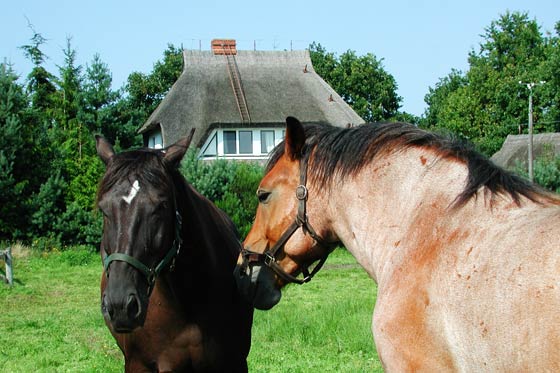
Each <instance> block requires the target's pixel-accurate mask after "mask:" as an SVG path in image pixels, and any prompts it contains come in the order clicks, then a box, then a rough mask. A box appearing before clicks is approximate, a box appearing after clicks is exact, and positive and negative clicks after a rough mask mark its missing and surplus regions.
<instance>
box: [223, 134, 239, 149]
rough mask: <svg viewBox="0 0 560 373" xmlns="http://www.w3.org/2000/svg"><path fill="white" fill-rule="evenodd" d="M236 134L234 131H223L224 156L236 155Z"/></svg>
mask: <svg viewBox="0 0 560 373" xmlns="http://www.w3.org/2000/svg"><path fill="white" fill-rule="evenodd" d="M235 140H236V133H235V131H224V154H236V153H237V146H236V145H237V144H236V141H235Z"/></svg>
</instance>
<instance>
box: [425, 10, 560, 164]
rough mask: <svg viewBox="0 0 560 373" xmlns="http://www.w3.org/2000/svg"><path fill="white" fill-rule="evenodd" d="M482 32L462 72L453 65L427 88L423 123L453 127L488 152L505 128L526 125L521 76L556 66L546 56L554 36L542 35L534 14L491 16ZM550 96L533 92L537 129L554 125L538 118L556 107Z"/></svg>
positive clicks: (535, 76)
mask: <svg viewBox="0 0 560 373" xmlns="http://www.w3.org/2000/svg"><path fill="white" fill-rule="evenodd" d="M482 38H483V40H482V42H481V43H480V45H479V48H478V50H476V51H475V50H472V51H471V52H470V53H469V58H468V60H469V70H468V71H467V72H466V73H464V74H463V73H460V72H457V71H455V70H453V71H452V72H451V74H449V75H448V76H447V77H446V78H444V79H441V80H440V81H439V82H438V83H437V84H436V87H435V88H433V89H432V88H430V91H429V93H428V94H427V95H426V97H425V101H426V103H427V104H428V105H429V107H428V109H427V110H426V112H425V116H424V118H423V119H422V123H421V124H422V125H423V126H425V127H430V128H445V129H447V130H451V131H453V132H455V133H456V134H458V135H460V136H463V137H465V138H468V139H469V140H471V141H473V142H474V143H475V144H476V145H477V146H478V148H479V149H480V150H481V151H483V152H484V153H486V154H487V155H491V154H493V153H494V152H496V151H497V150H498V149H499V148H500V147H501V145H502V143H503V140H504V139H505V137H506V136H507V135H508V134H510V133H518V132H519V131H520V129H521V130H522V131H526V123H527V117H528V112H527V110H528V109H527V102H528V94H529V92H528V90H527V89H526V88H525V86H524V85H521V84H519V82H520V81H524V82H527V81H529V82H531V81H540V80H543V79H545V78H546V77H547V74H546V71H549V72H551V71H552V69H553V68H554V63H552V62H550V60H551V56H552V51H555V50H557V49H555V47H554V43H556V46H557V40H556V41H554V40H553V39H550V38H547V37H545V36H543V35H542V32H541V30H540V27H539V25H538V23H537V21H536V20H531V19H529V16H528V15H527V14H526V13H518V12H514V13H510V12H508V13H506V14H504V15H502V16H500V17H499V19H498V20H496V21H493V22H492V23H491V24H490V26H489V27H487V28H486V29H485V33H484V34H483V35H482ZM547 69H548V70H547ZM548 75H549V76H550V73H549V74H548ZM535 93H536V92H535ZM550 97H552V96H550ZM550 97H549V98H548V99H547V98H546V97H545V96H543V95H537V94H535V96H534V101H533V102H534V120H535V123H536V126H535V128H536V130H537V131H550V130H554V129H555V126H554V125H548V124H546V121H543V120H542V119H543V116H544V115H545V114H546V113H551V112H553V111H554V110H553V108H554V107H557V103H556V104H555V103H554V102H553V100H552V99H551V98H550ZM553 120H554V118H550V119H548V121H553Z"/></svg>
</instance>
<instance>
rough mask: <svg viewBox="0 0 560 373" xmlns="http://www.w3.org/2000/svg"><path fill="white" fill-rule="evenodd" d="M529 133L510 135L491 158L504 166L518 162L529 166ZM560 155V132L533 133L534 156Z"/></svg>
mask: <svg viewBox="0 0 560 373" xmlns="http://www.w3.org/2000/svg"><path fill="white" fill-rule="evenodd" d="M528 144H529V135H508V137H507V138H506V141H505V142H504V144H503V145H502V148H501V149H500V150H499V151H498V152H497V153H496V154H494V155H493V156H492V158H491V160H492V161H493V162H494V163H496V164H497V165H499V166H502V167H504V168H509V169H512V168H515V167H516V165H517V164H520V165H523V166H524V167H527V158H528V148H529V147H528ZM550 152H552V153H553V154H554V155H556V156H559V155H560V133H541V134H535V135H533V157H534V159H537V158H539V157H541V156H544V155H547V154H550Z"/></svg>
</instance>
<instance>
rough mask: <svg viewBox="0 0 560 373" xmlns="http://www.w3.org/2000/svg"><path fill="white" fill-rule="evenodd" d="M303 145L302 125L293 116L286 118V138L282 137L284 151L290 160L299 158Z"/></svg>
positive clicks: (303, 133)
mask: <svg viewBox="0 0 560 373" xmlns="http://www.w3.org/2000/svg"><path fill="white" fill-rule="evenodd" d="M304 145H305V132H304V131H303V126H302V125H301V123H300V122H299V120H297V119H296V118H294V117H288V118H286V138H285V139H284V153H285V154H286V155H287V156H288V157H289V158H290V159H292V160H296V159H300V158H301V156H302V149H303V146H304Z"/></svg>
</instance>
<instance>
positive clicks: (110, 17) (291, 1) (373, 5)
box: [0, 0, 560, 116]
mask: <svg viewBox="0 0 560 373" xmlns="http://www.w3.org/2000/svg"><path fill="white" fill-rule="evenodd" d="M508 11H510V12H515V11H519V12H527V13H528V14H529V17H530V19H536V20H537V23H538V24H539V25H540V26H541V31H542V32H543V33H545V34H546V33H547V32H551V33H554V25H555V24H556V22H558V21H560V1H558V0H524V1H521V0H469V1H458V0H457V1H455V0H448V1H444V0H430V1H428V0H426V1H422V0H417V1H401V0H392V1H378V0H358V1H340V0H338V1H331V0H320V1H319V0H306V1H301V0H297V1H296V0H283V1H266V0H259V1H256V0H250V1H241V0H240V1H231V0H222V1H218V0H198V1H190V0H182V1H181V0H172V1H166V0H160V1H153V0H152V1H145V0H135V1H129V0H96V1H79V0H71V1H62V0H16V1H14V0H12V1H6V2H4V3H3V4H2V7H1V12H0V61H7V62H9V63H11V64H12V67H13V69H14V70H15V72H16V73H18V74H19V75H20V76H21V77H22V79H24V78H25V76H26V75H27V74H28V73H29V72H30V70H31V67H32V66H31V63H30V62H29V61H28V60H27V59H26V58H25V56H24V54H23V51H22V50H21V49H20V48H19V47H20V46H22V45H25V44H28V43H29V42H30V39H31V37H32V36H33V32H32V30H31V28H30V27H29V24H31V25H32V26H33V29H34V30H35V31H36V32H38V33H40V34H41V35H42V36H43V37H44V38H46V39H47V42H46V44H45V45H43V47H42V50H43V52H44V53H45V54H46V55H47V56H48V57H49V59H48V60H47V63H46V67H47V69H48V70H49V71H50V72H52V73H55V75H58V67H57V66H59V65H63V63H64V55H63V49H64V48H65V46H66V40H67V38H71V45H72V47H73V48H74V49H76V51H77V62H78V64H80V65H82V66H84V68H85V66H86V65H87V64H89V63H91V61H92V59H93V56H94V55H95V54H99V55H100V57H101V60H102V61H103V62H105V63H106V64H107V65H108V67H109V70H110V71H111V72H112V75H113V88H114V89H118V88H120V87H121V86H122V85H123V84H124V83H125V82H126V79H127V77H128V75H129V74H130V73H132V72H135V71H137V72H142V73H145V74H148V73H150V72H151V71H152V68H153V65H154V63H155V62H157V61H158V60H160V59H161V58H162V57H163V52H164V50H165V49H166V48H167V45H168V44H173V45H174V46H176V47H180V46H183V48H186V49H203V50H209V49H210V42H211V40H212V39H217V38H231V39H236V40H237V47H238V49H245V50H253V49H254V48H255V47H256V49H257V50H291V49H293V50H301V49H306V48H307V47H308V46H309V44H311V43H312V42H317V43H320V44H321V45H322V46H323V47H324V48H325V49H326V51H327V52H333V53H335V54H336V55H337V56H340V55H341V54H342V53H344V52H346V51H348V50H352V51H355V52H356V54H357V55H359V56H360V55H365V54H367V53H372V54H373V55H374V56H375V57H376V58H377V59H379V60H382V65H383V68H384V69H385V70H386V71H387V72H388V73H390V74H391V75H392V76H393V77H394V78H395V81H396V83H397V86H398V90H397V94H398V95H399V96H401V97H402V101H401V105H402V106H401V110H402V111H406V112H408V113H411V114H414V115H418V116H419V115H421V114H423V113H424V110H425V109H426V104H425V102H424V96H425V95H426V94H427V93H428V90H429V87H435V85H436V83H437V82H438V81H439V79H441V78H443V77H445V76H447V75H448V74H449V73H450V72H451V70H452V69H457V70H461V71H467V70H468V61H467V57H468V53H469V52H470V51H471V50H475V51H478V50H479V46H480V44H481V43H482V41H483V39H482V35H483V34H484V32H485V29H486V28H487V27H488V26H490V24H491V22H492V21H495V20H498V19H499V17H500V15H503V14H505V13H506V12H508Z"/></svg>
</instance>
